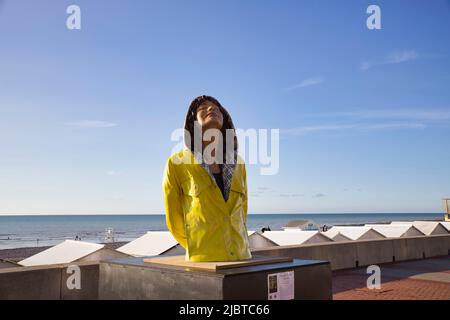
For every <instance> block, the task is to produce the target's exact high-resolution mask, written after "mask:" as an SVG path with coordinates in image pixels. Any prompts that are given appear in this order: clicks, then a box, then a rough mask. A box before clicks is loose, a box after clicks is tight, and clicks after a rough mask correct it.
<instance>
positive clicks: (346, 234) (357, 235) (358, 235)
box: [323, 226, 385, 241]
mask: <svg viewBox="0 0 450 320" xmlns="http://www.w3.org/2000/svg"><path fill="white" fill-rule="evenodd" d="M323 234H324V235H325V236H327V237H328V238H330V239H333V240H335V238H336V239H337V240H335V241H345V239H349V240H376V239H385V236H383V235H382V234H381V233H379V232H377V231H376V230H373V229H372V228H370V227H365V226H361V227H360V226H334V227H332V228H331V229H330V230H328V231H327V232H323Z"/></svg>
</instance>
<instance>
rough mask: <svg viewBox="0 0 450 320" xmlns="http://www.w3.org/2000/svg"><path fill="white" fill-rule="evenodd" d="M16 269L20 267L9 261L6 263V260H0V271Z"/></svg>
mask: <svg viewBox="0 0 450 320" xmlns="http://www.w3.org/2000/svg"><path fill="white" fill-rule="evenodd" d="M15 267H20V266H19V265H18V264H15V263H12V262H9V261H4V260H0V269H6V268H15Z"/></svg>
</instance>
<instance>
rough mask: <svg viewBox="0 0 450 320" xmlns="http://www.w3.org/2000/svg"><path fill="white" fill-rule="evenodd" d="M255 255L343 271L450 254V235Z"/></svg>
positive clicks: (256, 252) (313, 246)
mask: <svg viewBox="0 0 450 320" xmlns="http://www.w3.org/2000/svg"><path fill="white" fill-rule="evenodd" d="M252 252H253V254H254V255H270V256H288V257H293V258H298V259H317V260H327V261H330V263H331V269H332V270H340V269H351V268H355V267H357V266H368V265H371V264H381V263H387V262H393V261H406V260H415V259H422V258H430V257H437V256H444V255H448V254H449V253H450V235H436V236H426V237H424V236H420V237H411V238H390V239H377V240H359V241H343V242H332V243H321V244H309V245H302V246H280V247H271V248H262V249H254V250H253V251H252Z"/></svg>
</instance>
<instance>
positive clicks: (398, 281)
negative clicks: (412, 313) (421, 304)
mask: <svg viewBox="0 0 450 320" xmlns="http://www.w3.org/2000/svg"><path fill="white" fill-rule="evenodd" d="M380 268H381V289H373V290H370V289H368V288H367V286H366V281H367V278H368V277H369V274H366V269H363V268H359V269H353V270H343V271H335V272H333V299H335V300H450V256H449V257H442V258H434V259H426V260H419V261H410V262H400V263H391V264H385V265H380ZM430 273H431V274H432V276H433V277H432V278H433V280H428V279H429V278H430V277H429V274H430ZM424 274H427V275H424ZM427 276H428V277H427ZM412 277H414V278H412ZM420 277H427V279H420ZM417 278H419V279H417Z"/></svg>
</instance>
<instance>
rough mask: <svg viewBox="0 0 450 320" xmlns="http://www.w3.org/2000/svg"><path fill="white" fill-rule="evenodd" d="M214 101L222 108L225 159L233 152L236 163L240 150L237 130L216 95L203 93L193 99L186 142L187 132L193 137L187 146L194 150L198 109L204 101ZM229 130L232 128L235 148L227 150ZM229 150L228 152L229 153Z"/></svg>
mask: <svg viewBox="0 0 450 320" xmlns="http://www.w3.org/2000/svg"><path fill="white" fill-rule="evenodd" d="M207 101H209V102H212V103H214V104H215V105H217V106H218V107H219V109H220V112H221V113H222V115H223V125H222V128H221V129H220V131H221V132H222V136H223V137H224V140H223V156H224V159H227V158H225V157H226V155H227V154H228V153H231V152H233V159H234V163H236V161H237V150H238V143H237V137H236V131H235V128H234V124H233V121H232V120H231V117H230V114H229V113H228V111H227V110H226V109H225V108H224V107H223V106H222V104H221V103H220V102H219V101H218V100H217V99H216V98H214V97H211V96H206V95H202V96H199V97H197V98H195V99H194V100H192V102H191V105H190V106H189V109H188V112H187V115H186V120H185V123H184V129H185V130H186V131H187V132H185V139H184V141H185V143H186V141H188V140H187V137H186V134H188V133H189V134H190V137H192V138H191V139H190V142H191V143H190V145H187V147H188V148H189V149H190V150H191V151H192V152H194V139H193V137H194V122H195V121H196V120H197V109H198V107H200V106H201V105H202V104H203V103H204V102H207ZM227 130H232V133H233V135H232V137H233V139H234V148H233V150H226V146H227V134H226V133H227ZM227 152H228V153H227ZM224 161H225V160H224Z"/></svg>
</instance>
